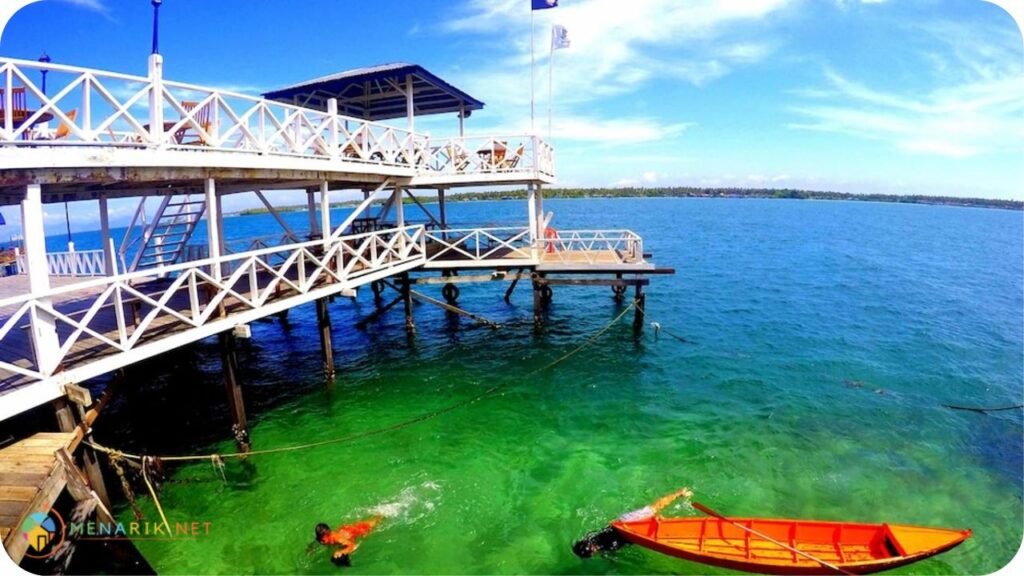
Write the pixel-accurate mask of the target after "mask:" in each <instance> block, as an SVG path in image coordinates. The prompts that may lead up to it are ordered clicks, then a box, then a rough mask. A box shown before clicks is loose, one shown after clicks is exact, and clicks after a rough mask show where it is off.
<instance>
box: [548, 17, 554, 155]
mask: <svg viewBox="0 0 1024 576" xmlns="http://www.w3.org/2000/svg"><path fill="white" fill-rule="evenodd" d="M554 69H555V29H554V28H552V29H551V46H550V53H549V55H548V143H550V142H551V101H552V100H553V99H554V92H553V91H552V89H551V86H552V78H554V76H555V73H554Z"/></svg>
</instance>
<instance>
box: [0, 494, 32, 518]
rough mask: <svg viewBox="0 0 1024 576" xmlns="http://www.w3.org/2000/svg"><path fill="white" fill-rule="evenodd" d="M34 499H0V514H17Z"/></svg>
mask: <svg viewBox="0 0 1024 576" xmlns="http://www.w3.org/2000/svg"><path fill="white" fill-rule="evenodd" d="M31 501H32V499H31V498H29V499H28V500H0V516H17V515H19V514H21V513H22V511H23V510H25V506H28V504H29V503H30V502H31Z"/></svg>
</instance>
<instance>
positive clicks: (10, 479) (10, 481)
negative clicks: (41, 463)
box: [0, 472, 46, 486]
mask: <svg viewBox="0 0 1024 576" xmlns="http://www.w3.org/2000/svg"><path fill="white" fill-rule="evenodd" d="M43 480H46V474H40V473H39V472H0V484H2V485H4V486H39V483H40V482H42V481H43Z"/></svg>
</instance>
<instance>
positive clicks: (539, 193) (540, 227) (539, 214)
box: [533, 184, 548, 238]
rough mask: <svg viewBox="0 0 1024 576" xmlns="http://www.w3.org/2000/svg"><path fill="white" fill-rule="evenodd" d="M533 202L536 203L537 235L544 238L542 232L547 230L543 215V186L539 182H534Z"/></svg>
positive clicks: (546, 222)
mask: <svg viewBox="0 0 1024 576" xmlns="http://www.w3.org/2000/svg"><path fill="white" fill-rule="evenodd" d="M533 189H534V202H536V203H537V208H536V209H535V212H536V218H537V224H536V226H537V237H538V238H544V233H545V232H547V227H548V221H547V219H546V218H545V217H544V188H543V187H541V185H540V184H534V185H533Z"/></svg>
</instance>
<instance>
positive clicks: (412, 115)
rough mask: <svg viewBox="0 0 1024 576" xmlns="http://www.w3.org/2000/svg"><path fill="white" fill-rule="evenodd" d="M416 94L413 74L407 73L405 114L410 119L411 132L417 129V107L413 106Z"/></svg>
mask: <svg viewBox="0 0 1024 576" xmlns="http://www.w3.org/2000/svg"><path fill="white" fill-rule="evenodd" d="M414 99H415V95H414V94H413V88H412V74H406V75H405V115H406V116H407V117H408V119H409V132H412V131H413V130H415V129H416V109H415V107H414V106H413V104H414Z"/></svg>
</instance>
